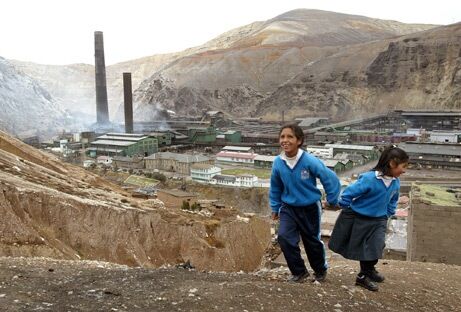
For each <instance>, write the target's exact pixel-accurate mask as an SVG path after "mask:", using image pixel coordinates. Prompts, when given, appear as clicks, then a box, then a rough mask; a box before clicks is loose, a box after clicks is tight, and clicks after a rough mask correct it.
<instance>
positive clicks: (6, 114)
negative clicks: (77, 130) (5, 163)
mask: <svg viewBox="0 0 461 312" xmlns="http://www.w3.org/2000/svg"><path fill="white" fill-rule="evenodd" d="M64 119H65V113H64V112H63V110H62V109H61V108H60V107H59V105H58V104H57V103H56V101H55V100H54V98H53V97H52V96H51V95H50V94H49V93H48V92H47V91H46V90H45V89H44V88H42V87H41V85H39V84H38V83H37V81H35V80H34V79H32V78H31V77H29V76H27V75H24V73H22V72H20V71H18V70H17V69H16V68H15V67H14V66H13V65H12V64H11V63H10V62H8V61H7V60H5V59H4V58H2V57H0V129H3V130H6V131H8V132H10V133H12V134H14V135H19V136H31V135H37V134H44V133H47V132H54V131H57V130H58V129H60V127H62V126H63V124H64Z"/></svg>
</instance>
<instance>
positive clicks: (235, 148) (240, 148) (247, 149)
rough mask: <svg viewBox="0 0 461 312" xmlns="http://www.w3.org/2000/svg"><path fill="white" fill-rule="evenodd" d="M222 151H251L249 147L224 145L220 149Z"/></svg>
mask: <svg viewBox="0 0 461 312" xmlns="http://www.w3.org/2000/svg"><path fill="white" fill-rule="evenodd" d="M222 151H228V152H238V153H251V152H252V151H253V149H252V148H251V147H249V146H232V145H226V146H224V147H223V148H222Z"/></svg>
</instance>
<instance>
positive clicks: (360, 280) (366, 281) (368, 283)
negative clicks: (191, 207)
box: [355, 275, 379, 291]
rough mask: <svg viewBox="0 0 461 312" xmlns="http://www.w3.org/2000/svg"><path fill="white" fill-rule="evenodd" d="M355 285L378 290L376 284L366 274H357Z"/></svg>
mask: <svg viewBox="0 0 461 312" xmlns="http://www.w3.org/2000/svg"><path fill="white" fill-rule="evenodd" d="M355 285H358V286H362V287H363V288H366V289H368V290H371V291H378V289H379V287H378V284H376V283H375V282H373V281H372V280H371V279H370V278H369V277H368V276H366V275H358V276H357V278H356V279H355Z"/></svg>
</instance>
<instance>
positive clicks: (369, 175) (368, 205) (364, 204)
mask: <svg viewBox="0 0 461 312" xmlns="http://www.w3.org/2000/svg"><path fill="white" fill-rule="evenodd" d="M399 190H400V180H399V179H393V180H392V183H391V185H390V186H389V187H386V185H385V184H384V182H383V181H382V180H381V179H379V178H378V177H376V173H375V171H368V172H365V173H363V174H361V175H360V176H359V178H358V180H357V181H356V182H355V183H353V184H351V185H349V186H348V187H347V188H346V189H345V190H344V191H343V193H342V194H341V197H340V199H339V206H341V207H343V208H345V207H350V208H351V209H352V210H354V211H355V212H357V213H359V214H361V215H365V216H368V217H390V216H392V215H394V214H395V209H396V207H397V202H398V200H399Z"/></svg>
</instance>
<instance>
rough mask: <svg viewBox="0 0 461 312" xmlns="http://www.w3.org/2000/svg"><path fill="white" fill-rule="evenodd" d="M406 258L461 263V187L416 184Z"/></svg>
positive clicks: (411, 206)
mask: <svg viewBox="0 0 461 312" xmlns="http://www.w3.org/2000/svg"><path fill="white" fill-rule="evenodd" d="M410 198H411V202H410V213H409V216H408V245H407V260H409V261H423V262H424V261H428V262H441V263H447V264H456V265H461V244H460V243H459V228H460V224H461V189H459V188H458V189H456V188H449V187H443V186H436V185H429V184H420V185H418V184H413V186H412V190H411V196H410Z"/></svg>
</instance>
